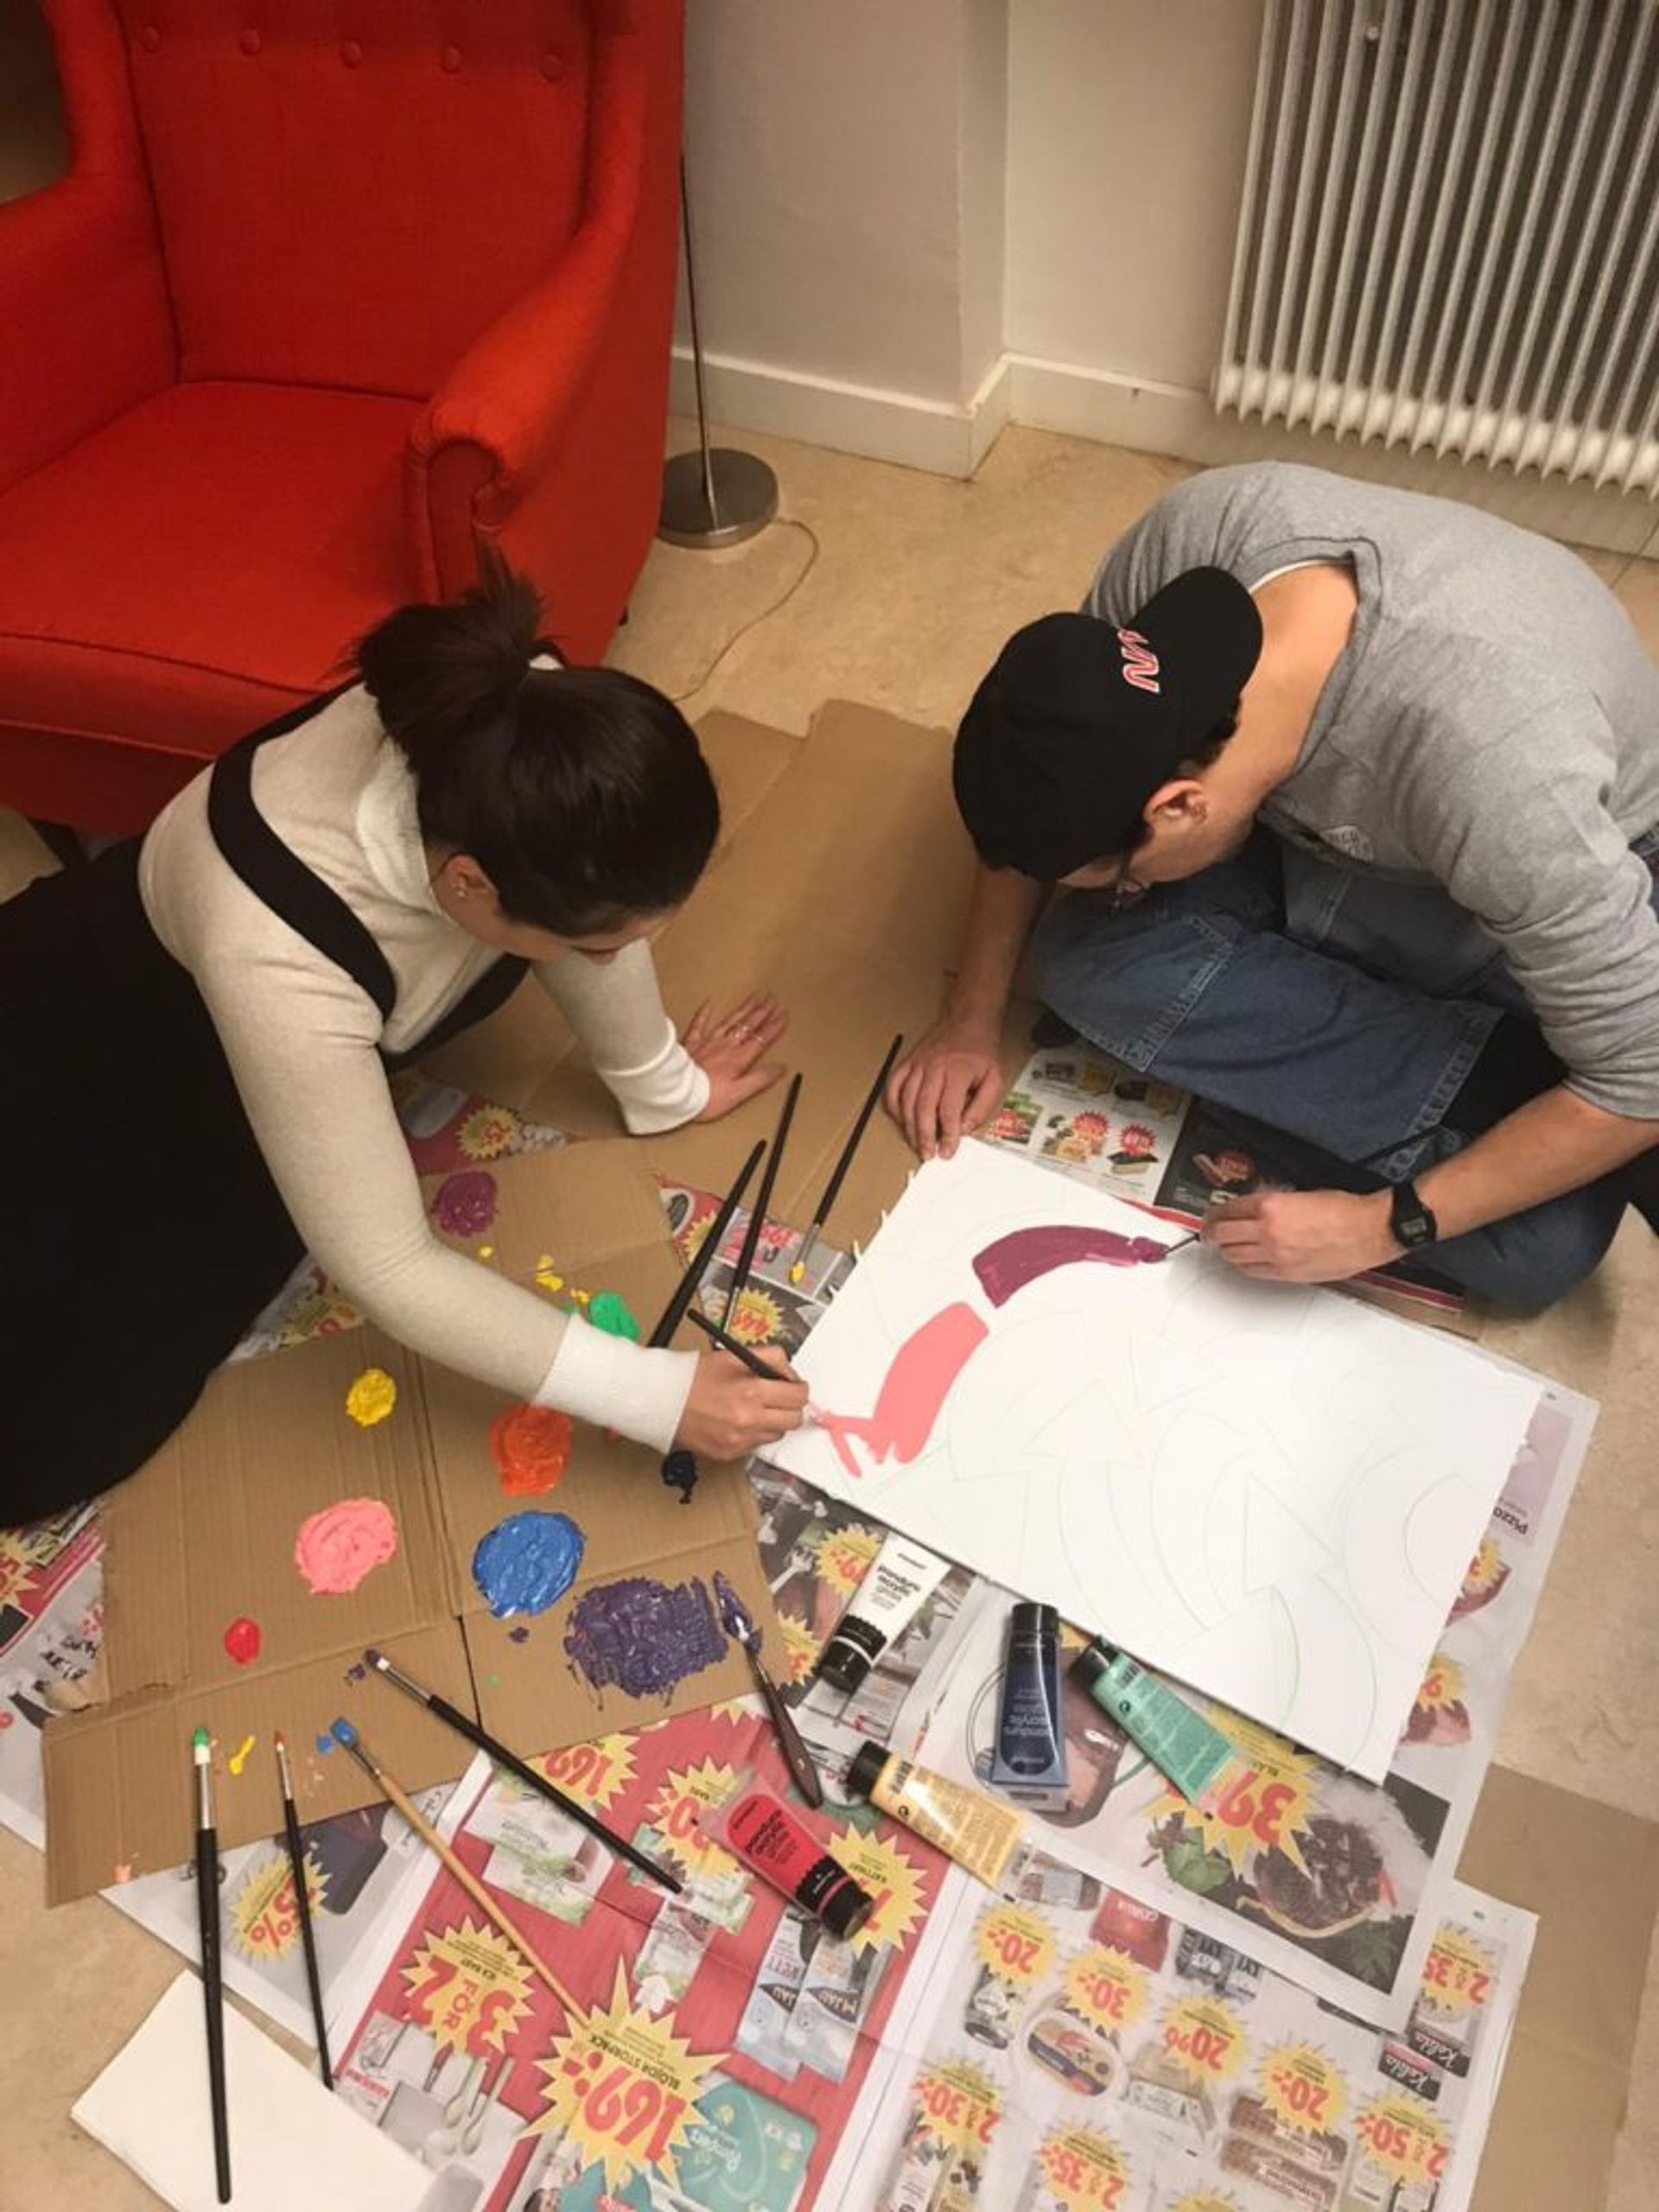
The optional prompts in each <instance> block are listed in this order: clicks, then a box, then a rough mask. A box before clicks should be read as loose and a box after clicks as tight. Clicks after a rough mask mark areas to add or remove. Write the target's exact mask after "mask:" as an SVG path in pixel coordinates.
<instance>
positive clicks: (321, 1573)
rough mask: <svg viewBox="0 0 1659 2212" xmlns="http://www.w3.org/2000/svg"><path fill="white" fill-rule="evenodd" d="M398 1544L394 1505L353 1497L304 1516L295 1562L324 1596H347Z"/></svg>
mask: <svg viewBox="0 0 1659 2212" xmlns="http://www.w3.org/2000/svg"><path fill="white" fill-rule="evenodd" d="M396 1550H397V1522H395V1521H394V1520H393V1519H392V1517H391V1507H390V1506H389V1505H386V1504H384V1503H382V1502H381V1500H380V1499H379V1498H378V1497H347V1498H343V1499H342V1500H341V1501H340V1503H339V1504H338V1505H326V1506H324V1508H323V1510H322V1511H321V1513H314V1514H313V1515H312V1516H311V1517H310V1519H309V1520H308V1521H302V1522H301V1523H300V1533H299V1535H297V1536H296V1538H295V1539H294V1564H295V1566H296V1567H298V1568H299V1570H300V1573H302V1575H303V1576H304V1577H305V1579H306V1580H307V1581H308V1583H309V1584H310V1586H311V1587H312V1589H313V1590H314V1591H315V1592H316V1594H317V1595H318V1596H319V1597H327V1598H338V1597H343V1596H344V1595H345V1593H346V1591H348V1590H355V1589H356V1587H357V1586H358V1584H359V1582H360V1581H361V1580H363V1578H364V1576H365V1574H368V1573H372V1571H373V1570H374V1568H376V1567H384V1566H385V1563H386V1561H387V1560H389V1559H390V1558H391V1555H392V1554H393V1553H394V1552H395V1551H396Z"/></svg>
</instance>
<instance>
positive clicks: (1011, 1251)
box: [974, 1221, 1165, 1306]
mask: <svg viewBox="0 0 1659 2212" xmlns="http://www.w3.org/2000/svg"><path fill="white" fill-rule="evenodd" d="M1164 1250H1165V1248H1164V1247H1163V1245H1161V1244H1160V1243H1159V1242H1158V1240H1157V1238H1156V1237H1155V1236H1121V1235H1120V1234H1119V1232H1118V1231H1117V1230H1115V1229H1084V1228H1078V1227H1076V1226H1074V1225H1073V1224H1069V1223H1065V1222H1058V1221H1057V1222H1052V1223H1049V1224H1046V1225H1045V1226H1042V1227H1039V1228H1037V1229H1016V1230H1013V1231H1011V1232H1010V1234H1009V1235H1008V1236H999V1237H998V1238H997V1240H996V1242H995V1244H988V1245H987V1246H986V1247H985V1249H984V1250H983V1251H982V1252H978V1253H976V1254H975V1255H974V1273H975V1274H976V1275H977V1276H978V1277H979V1280H980V1285H981V1287H982V1289H983V1291H984V1293H985V1295H986V1297H987V1298H988V1299H989V1300H990V1301H991V1303H992V1305H993V1306H1006V1305H1007V1302H1008V1300H1009V1299H1011V1298H1012V1297H1013V1296H1014V1293H1015V1291H1016V1290H1023V1289H1024V1288H1025V1287H1026V1285H1027V1283H1028V1282H1035V1281H1036V1280H1037V1278H1038V1276H1039V1275H1046V1274H1052V1272H1053V1270H1054V1269H1055V1268H1072V1267H1076V1266H1077V1265H1078V1264H1079V1263H1080V1262H1084V1261H1094V1262H1096V1263H1098V1264H1101V1265H1103V1266H1105V1267H1109V1268H1137V1267H1140V1266H1141V1265H1143V1264H1144V1263H1145V1262H1148V1261H1155V1260H1161V1259H1162V1258H1163V1257H1164Z"/></svg>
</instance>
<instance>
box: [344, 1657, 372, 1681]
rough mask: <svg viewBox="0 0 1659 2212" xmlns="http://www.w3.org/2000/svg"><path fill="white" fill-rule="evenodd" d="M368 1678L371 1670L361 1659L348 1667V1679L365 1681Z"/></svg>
mask: <svg viewBox="0 0 1659 2212" xmlns="http://www.w3.org/2000/svg"><path fill="white" fill-rule="evenodd" d="M368 1678H369V1670H368V1669H367V1668H366V1667H365V1665H364V1663H363V1662H362V1661H361V1660H360V1659H359V1661H358V1662H357V1664H356V1666H355V1667H348V1668H347V1669H346V1681H348V1682H365V1681H367V1680H368Z"/></svg>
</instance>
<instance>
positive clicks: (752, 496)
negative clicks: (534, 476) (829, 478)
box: [657, 154, 778, 547]
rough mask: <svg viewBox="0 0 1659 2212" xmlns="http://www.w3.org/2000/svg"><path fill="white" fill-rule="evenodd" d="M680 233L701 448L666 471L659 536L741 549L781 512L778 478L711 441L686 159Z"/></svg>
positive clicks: (751, 458)
mask: <svg viewBox="0 0 1659 2212" xmlns="http://www.w3.org/2000/svg"><path fill="white" fill-rule="evenodd" d="M680 232H681V236H682V237H683V239H684V241H685V296H686V304H687V307H688V308H689V309H690V321H691V371H692V375H693V378H694V379H695V381H696V392H697V445H696V451H695V452H694V453H677V454H674V455H673V457H672V458H671V460H670V461H668V463H667V464H666V466H665V467H664V470H663V498H662V505H661V506H660V507H659V508H658V515H657V535H658V537H661V538H665V539H666V540H667V542H668V543H670V544H671V545H690V546H701V547H709V546H715V545H741V543H742V542H743V540H744V539H745V538H746V537H754V535H755V534H756V532H757V531H762V530H764V529H765V528H766V524H768V523H769V522H770V521H771V520H772V517H773V516H774V515H775V514H776V513H777V512H778V479H777V478H776V477H775V476H774V475H773V474H772V471H771V469H770V468H768V467H767V466H766V462H765V461H762V460H761V459H760V457H759V455H758V454H752V453H740V452H738V451H737V450H736V449H735V448H733V447H730V446H710V444H709V401H708V395H707V392H706V391H705V389H704V385H703V376H702V327H701V326H700V324H699V322H698V320H697V267H696V260H695V258H694V257H693V255H692V251H691V195H690V190H689V189H688V187H687V181H686V174H685V156H684V155H683V154H682V155H681V156H680Z"/></svg>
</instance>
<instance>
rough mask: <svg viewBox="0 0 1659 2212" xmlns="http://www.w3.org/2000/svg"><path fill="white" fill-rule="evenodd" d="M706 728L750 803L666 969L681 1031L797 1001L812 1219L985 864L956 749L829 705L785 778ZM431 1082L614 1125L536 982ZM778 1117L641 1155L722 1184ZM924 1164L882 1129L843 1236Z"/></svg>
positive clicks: (687, 1134) (760, 1106) (861, 1160)
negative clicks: (763, 999) (706, 1005)
mask: <svg viewBox="0 0 1659 2212" xmlns="http://www.w3.org/2000/svg"><path fill="white" fill-rule="evenodd" d="M700 734H701V735H702V737H703V740H704V742H705V746H706V747H707V749H708V751H709V757H710V759H711V760H712V761H713V762H714V764H715V772H716V774H717V775H718V776H719V778H720V779H721V787H722V791H728V790H735V791H738V792H740V793H741V801H740V803H738V804H734V805H729V806H728V814H729V815H731V816H733V817H734V822H735V826H734V828H731V834H730V835H729V836H728V842H726V844H725V845H724V846H723V847H722V849H721V852H720V853H719V854H718V855H716V857H715V861H714V862H713V864H712V865H711V867H710V868H709V874H708V875H707V877H706V878H705V880H704V881H703V882H702V884H701V885H700V886H699V887H698V889H697V892H696V895H695V896H694V897H693V898H692V899H691V900H690V902H689V903H688V905H687V906H686V907H685V908H684V910H683V912H682V913H680V914H679V915H677V917H676V918H675V919H674V920H673V921H672V922H671V924H670V925H669V926H668V927H667V929H666V930H664V932H663V935H662V937H661V938H659V939H658V944H657V963H658V971H659V973H660V975H661V977H662V982H663V992H664V999H665V1001H666V1002H667V1004H668V1006H669V1008H670V1010H671V1013H672V1014H674V1015H675V1017H676V1018H677V1020H680V1021H681V1022H683V1021H684V1020H686V1019H687V1018H688V1017H689V1016H690V1014H691V1013H692V1012H693V1011H694V1009H695V1008H696V1006H697V1005H698V1004H699V1003H701V1001H703V1000H705V999H708V1000H711V1001H714V1002H715V1005H716V1006H721V1005H725V1004H729V1003H731V1002H732V1001H734V1000H735V999H737V998H739V997H740V996H741V995H743V994H744V993H745V992H747V991H749V990H753V989H762V988H764V989H767V990H770V991H772V992H773V993H774V994H775V995H776V996H777V997H778V998H779V1000H780V1001H782V1003H783V1004H784V1005H785V1007H787V1008H788V1010H789V1014H790V1028H789V1031H788V1033H787V1034H786V1036H785V1039H784V1041H783V1044H782V1046H781V1047H780V1053H779V1057H780V1058H785V1059H786V1060H787V1062H788V1064H789V1065H791V1067H797V1068H799V1069H801V1070H802V1071H804V1075H805V1078H806V1079H805V1083H804V1086H803V1089H802V1093H801V1101H800V1105H799V1108H798V1110H797V1113H796V1116H795V1123H794V1128H793V1131H792V1133H791V1139H790V1144H789V1150H788V1154H787V1156H786V1158H785V1163H784V1168H783V1173H782V1176H781V1179H780V1180H779V1185H778V1189H777V1192H776V1194H775V1197H774V1199H773V1205H772V1211H773V1213H774V1214H775V1215H776V1216H777V1217H779V1218H782V1219H786V1220H793V1221H797V1222H799V1223H801V1224H803V1225H804V1224H805V1222H806V1221H807V1220H808V1219H809V1218H810V1214H811V1211H812V1209H813V1207H814V1205H816V1204H817V1199H818V1198H819V1196H820V1194H821V1192H822V1190H823V1185H824V1183H825V1181H826V1179H827V1178H828V1175H829V1170H830V1168H831V1166H833V1165H834V1162H835V1160H836V1156H837V1154H839V1152H840V1150H841V1147H842V1144H843V1143H844V1141H845V1140H846V1137H847V1135H848V1133H849V1130H850V1129H851V1128H852V1125H853V1122H854V1121H855V1117H856V1116H857V1113H858V1109H859V1108H860V1106H861V1103H862V1102H863V1099H864V1096H865V1095H866V1093H867V1092H868V1089H869V1086H870V1083H871V1081H872V1079H873V1077H874V1074H875V1071H876V1069H877V1068H878V1067H879V1066H880V1063H881V1059H882V1056H883V1055H884V1053H885V1052H886V1051H887V1045H888V1043H889V1041H890V1040H891V1039H892V1038H893V1035H894V1033H897V1032H899V1031H902V1032H903V1033H905V1035H906V1036H907V1037H909V1038H912V1039H914V1038H915V1037H917V1036H918V1035H919V1034H920V1033H921V1032H922V1031H923V1030H924V1029H925V1028H926V1027H928V1025H929V1024H930V1023H931V1021H932V1020H933V1019H934V1017H935V1016H936V1014H938V1009H939V1004H940V1000H941V997H942V995H943V992H944V983H945V978H946V975H947V972H948V969H949V966H950V962H951V960H952V959H953V958H954V957H955V955H956V952H957V946H958V944H959V941H960V938H961V933H962V928H963V921H964V918H965V916H966V912H967V901H968V895H969V889H970V887H971V883H972V876H973V859H972V852H971V849H970V848H969V843H968V840H967V837H966V835H965V833H964V831H963V828H962V825H961V823H960V821H959V819H958V818H957V811H956V807H955V805H954V803H953V802H952V799H951V796H950V737H949V734H948V733H946V732H945V731H944V730H938V729H923V728H917V727H915V726H914V725H913V724H910V723H906V722H900V721H895V720H894V719H893V717H892V716H890V715H883V714H880V713H878V712H876V711H875V710H874V709H870V708H863V707H855V706H849V705H847V704H844V703H832V704H830V705H829V706H826V707H825V708H824V709H823V711H822V712H821V713H820V714H819V715H818V716H817V719H816V720H815V721H814V722H813V725H812V728H811V731H810V734H809V735H808V736H807V737H806V738H805V739H804V740H803V741H798V743H796V744H795V746H794V749H793V752H792V754H791V757H789V758H788V759H787V760H786V762H785V764H784V765H782V766H779V760H780V757H781V756H780V754H779V751H778V747H777V740H776V736H775V733H771V732H766V731H764V730H760V729H758V728H756V727H755V726H754V725H753V724H745V723H740V722H737V721H734V720H733V719H732V718H730V717H725V716H716V717H714V718H712V720H711V721H709V722H708V723H706V724H705V725H703V728H702V731H701V733H700ZM728 827H731V825H730V824H728ZM430 1071H431V1072H432V1073H433V1074H435V1075H437V1076H440V1077H442V1078H443V1079H444V1080H445V1081H447V1082H451V1083H455V1084H463V1085H465V1086H466V1087H467V1088H468V1089H471V1090H478V1091H480V1092H482V1093H483V1094H484V1096H486V1097H489V1098H492V1099H493V1100H496V1101H497V1102H499V1103H501V1104H503V1105H507V1106H512V1107H515V1108H516V1109H518V1111H519V1112H521V1113H523V1114H524V1115H526V1116H529V1117H530V1118H531V1119H533V1120H537V1121H541V1122H551V1123H552V1124H553V1125H554V1126H555V1127H556V1128H565V1129H572V1130H584V1129H594V1128H605V1129H610V1130H614V1128H615V1126H616V1121H615V1109H614V1108H613V1106H612V1105H611V1104H610V1103H609V1102H608V1100H606V1099H605V1098H604V1097H603V1095H602V1093H601V1092H600V1090H599V1087H598V1086H597V1085H596V1084H594V1081H593V1078H592V1077H591V1076H590V1075H588V1073H587V1072H586V1071H585V1070H583V1069H582V1066H581V1065H580V1056H579V1055H577V1054H575V1053H574V1052H572V1050H571V1046H570V1039H569V1033H568V1031H566V1030H565V1028H564V1027H563V1024H562V1023H561V1022H560V1021H559V1020H558V1018H557V1016H556V1014H555V1013H554V1011H553V1009H552V1008H551V1007H550V1006H548V1005H547V1003H546V1002H545V1000H544V997H543V995H542V994H541V993H539V992H537V991H535V990H522V991H520V992H518V994H517V995H515V997H514V998H513V1000H512V1001H511V1002H510V1004H509V1005H508V1006H507V1007H505V1008H504V1009H503V1010H502V1012H501V1013H500V1014H497V1015H496V1016H494V1017H493V1019H492V1020H490V1021H488V1022H486V1023H485V1024H484V1025H483V1026H482V1027H480V1028H479V1029H478V1030H475V1031H474V1032H472V1033H469V1034H468V1035H467V1037H465V1038H461V1039H458V1040H457V1041H456V1042H455V1043H454V1045H452V1046H449V1047H448V1049H447V1050H446V1051H445V1052H442V1054H440V1055H438V1056H437V1057H436V1058H435V1059H434V1061H433V1062H432V1063H431V1068H430ZM777 1110H778V1109H777V1100H776V1097H775V1096H772V1095H768V1096H762V1097H760V1098H757V1099H754V1100H753V1101H752V1102H751V1103H749V1104H748V1105H747V1106H746V1107H744V1108H742V1109H740V1111H739V1112H737V1113H736V1114H734V1115H732V1116H729V1117H728V1119H727V1120H725V1121H722V1122H718V1123H712V1124H707V1125H696V1126H693V1127H692V1128H687V1129H680V1130H676V1131H675V1132H673V1133H672V1134H671V1135H669V1136H666V1137H661V1138H655V1139H652V1140H649V1141H647V1142H646V1144H645V1150H646V1152H647V1154H648V1155H649V1157H650V1158H651V1160H652V1163H653V1164H654V1165H655V1166H657V1167H658V1169H659V1171H660V1172H661V1173H664V1174H665V1175H671V1176H673V1177H674V1178H675V1179H677V1180H679V1181H682V1182H685V1183H689V1184H691V1185H695V1186H696V1187H698V1188H701V1189H705V1190H708V1189H715V1190H720V1189H724V1188H725V1186H726V1185H727V1184H728V1182H729V1180H730V1179H731V1174H732V1172H733V1168H734V1164H735V1162H736V1161H738V1160H741V1157H742V1154H743V1152H744V1150H745V1149H746V1147H747V1145H748V1144H749V1143H752V1142H753V1141H754V1139H755V1138H757V1137H760V1136H767V1135H770V1134H771V1131H772V1127H773V1124H774V1122H775V1121H776V1118H777ZM912 1166H914V1161H913V1160H912V1158H911V1157H910V1155H909V1154H908V1152H907V1151H906V1147H905V1145H904V1143H903V1141H902V1140H901V1139H900V1137H899V1135H898V1133H897V1131H896V1130H895V1129H893V1128H892V1127H891V1125H890V1124H888V1123H887V1122H886V1121H885V1120H884V1119H882V1118H880V1117H878V1118H877V1120H876V1121H874V1122H872V1124H871V1126H870V1129H869V1132H868V1136H867V1138H866V1140H865V1142H864V1144H863V1146H862V1147H861V1149H860V1154H859V1157H858V1160H857V1164H856V1167H855V1173H854V1174H853V1175H852V1176H851V1177H850V1178H849V1183H848V1185H847V1190H846V1193H845V1196H844V1198H843V1200H842V1203H841V1205H838V1207H837V1209H836V1217H835V1220H834V1223H833V1224H832V1230H833V1231H834V1233H835V1234H836V1236H838V1238H839V1239H840V1240H841V1241H842V1242H846V1241H848V1240H849V1239H850V1238H851V1237H854V1236H868V1234H869V1233H870V1231H871V1230H873V1229H874V1225H875V1222H876V1220H877V1219H878V1218H879V1214H880V1207H881V1206H882V1205H890V1204H891V1203H892V1201H893V1198H894V1197H895V1196H896V1195H897V1193H898V1192H899V1190H900V1189H901V1188H902V1187H903V1182H904V1178H905V1176H906V1173H908V1172H909V1170H910V1168H911V1167H912Z"/></svg>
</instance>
